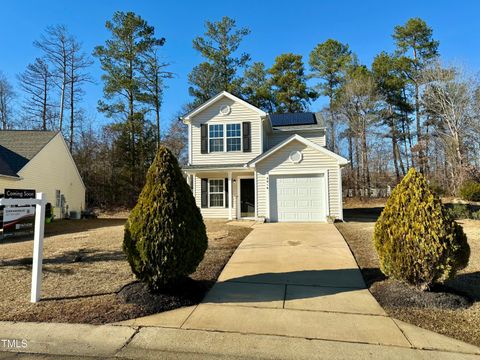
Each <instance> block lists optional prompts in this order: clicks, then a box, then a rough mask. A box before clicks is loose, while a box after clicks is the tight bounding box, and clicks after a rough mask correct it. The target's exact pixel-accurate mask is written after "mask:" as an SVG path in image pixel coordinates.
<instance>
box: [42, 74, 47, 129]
mask: <svg viewBox="0 0 480 360" xmlns="http://www.w3.org/2000/svg"><path fill="white" fill-rule="evenodd" d="M47 96H48V77H47V76H46V75H45V79H44V81H43V104H42V105H43V109H42V130H47V99H48V98H47Z"/></svg>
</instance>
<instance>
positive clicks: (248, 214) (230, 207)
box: [184, 164, 257, 220]
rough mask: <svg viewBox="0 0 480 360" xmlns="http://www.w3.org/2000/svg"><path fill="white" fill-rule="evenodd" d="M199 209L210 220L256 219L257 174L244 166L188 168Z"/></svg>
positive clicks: (187, 172) (188, 176) (189, 180)
mask: <svg viewBox="0 0 480 360" xmlns="http://www.w3.org/2000/svg"><path fill="white" fill-rule="evenodd" d="M184 171H185V173H186V174H187V182H188V184H189V185H190V188H191V189H192V192H193V195H194V197H195V200H196V203H197V206H198V207H199V208H200V210H201V212H202V215H203V216H204V217H206V218H219V219H229V220H233V219H256V218H257V190H256V188H257V187H256V183H255V173H254V170H253V169H251V168H247V167H244V166H243V164H237V165H235V166H223V167H221V166H215V167H212V166H211V165H204V166H202V165H196V166H188V167H186V168H184Z"/></svg>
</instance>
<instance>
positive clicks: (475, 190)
mask: <svg viewBox="0 0 480 360" xmlns="http://www.w3.org/2000/svg"><path fill="white" fill-rule="evenodd" d="M460 196H461V197H462V199H464V200H467V201H480V183H478V182H476V181H471V180H469V181H465V182H464V183H463V184H462V186H461V187H460Z"/></svg>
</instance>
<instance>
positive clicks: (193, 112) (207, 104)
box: [183, 91, 267, 122]
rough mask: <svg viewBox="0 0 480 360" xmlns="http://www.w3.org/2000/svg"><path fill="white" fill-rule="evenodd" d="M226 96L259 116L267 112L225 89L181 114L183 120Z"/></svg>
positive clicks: (265, 114)
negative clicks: (186, 112)
mask: <svg viewBox="0 0 480 360" xmlns="http://www.w3.org/2000/svg"><path fill="white" fill-rule="evenodd" d="M224 97H226V98H228V99H230V100H233V101H236V102H239V103H240V104H242V105H244V106H246V107H248V108H249V109H251V110H253V111H255V112H257V113H258V115H260V116H267V113H266V112H265V111H262V110H260V109H259V108H257V107H255V106H253V105H252V104H249V103H248V102H246V101H245V100H242V99H240V98H239V97H236V96H235V95H232V94H230V93H229V92H227V91H222V92H221V93H220V94H218V95H216V96H214V97H213V98H211V99H210V100H208V101H206V102H204V103H203V104H202V105H200V106H198V107H197V108H195V109H193V110H192V111H190V112H189V113H188V114H186V115H184V116H183V121H184V122H189V121H190V119H191V118H192V117H194V116H195V115H197V114H198V113H200V112H201V111H203V110H205V109H206V108H208V107H209V106H211V105H212V104H214V103H216V102H217V101H218V100H220V99H222V98H224Z"/></svg>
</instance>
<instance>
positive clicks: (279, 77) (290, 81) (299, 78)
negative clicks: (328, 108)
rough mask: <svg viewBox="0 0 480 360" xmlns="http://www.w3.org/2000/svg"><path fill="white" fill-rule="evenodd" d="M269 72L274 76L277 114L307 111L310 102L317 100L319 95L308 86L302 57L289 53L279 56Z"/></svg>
mask: <svg viewBox="0 0 480 360" xmlns="http://www.w3.org/2000/svg"><path fill="white" fill-rule="evenodd" d="M268 72H269V73H270V75H271V76H272V80H271V83H272V91H273V93H274V98H275V104H276V109H275V110H276V112H279V113H288V112H302V111H306V110H307V109H308V105H309V104H310V102H311V101H313V100H315V99H316V98H317V93H316V92H315V91H313V90H312V89H310V88H309V87H308V86H307V76H306V74H305V67H304V65H303V61H302V56H301V55H295V54H292V53H287V54H282V55H279V56H277V57H276V58H275V64H273V66H272V67H271V68H270V69H269V70H268Z"/></svg>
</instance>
